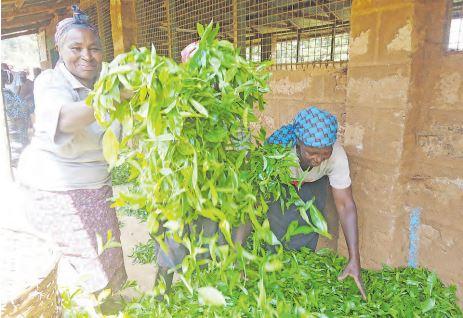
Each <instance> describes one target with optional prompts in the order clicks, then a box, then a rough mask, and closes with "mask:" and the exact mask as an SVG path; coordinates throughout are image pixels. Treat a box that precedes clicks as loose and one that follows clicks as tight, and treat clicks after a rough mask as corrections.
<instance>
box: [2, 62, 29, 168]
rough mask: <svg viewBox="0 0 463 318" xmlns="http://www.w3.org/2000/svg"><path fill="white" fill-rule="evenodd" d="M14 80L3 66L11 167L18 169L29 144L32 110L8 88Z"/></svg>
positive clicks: (3, 89)
mask: <svg viewBox="0 0 463 318" xmlns="http://www.w3.org/2000/svg"><path fill="white" fill-rule="evenodd" d="M12 80H13V76H12V75H11V72H10V70H9V69H8V68H4V67H3V65H2V95H3V104H4V106H5V115H6V123H7V126H8V140H9V144H10V158H11V166H12V167H14V168H16V167H17V165H18V160H19V157H20V155H21V153H22V152H23V150H24V148H25V147H26V146H27V145H28V143H29V136H28V130H29V127H30V126H31V114H32V109H31V108H30V107H29V105H28V104H27V103H26V102H25V101H24V100H23V99H22V98H21V97H19V96H18V95H17V94H16V93H14V92H13V91H11V90H10V89H7V88H6V85H7V84H8V83H11V81H12Z"/></svg>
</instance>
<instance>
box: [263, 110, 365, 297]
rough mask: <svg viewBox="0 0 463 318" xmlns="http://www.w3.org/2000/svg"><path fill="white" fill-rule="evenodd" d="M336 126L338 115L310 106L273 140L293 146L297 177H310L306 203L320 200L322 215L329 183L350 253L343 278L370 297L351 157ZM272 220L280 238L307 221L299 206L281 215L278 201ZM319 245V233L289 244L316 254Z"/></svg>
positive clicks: (303, 191)
mask: <svg viewBox="0 0 463 318" xmlns="http://www.w3.org/2000/svg"><path fill="white" fill-rule="evenodd" d="M337 128H338V123H337V120H336V117H335V116H333V115H332V114H330V113H328V112H326V111H323V110H320V109H318V108H317V107H309V108H307V109H304V110H302V111H300V112H299V113H298V114H297V115H296V117H295V119H294V121H293V122H292V123H291V124H289V125H286V126H283V127H281V128H280V129H279V130H277V131H275V132H274V133H273V134H272V135H271V136H270V137H269V139H268V142H269V143H274V144H282V145H286V146H292V147H294V151H295V152H296V154H297V156H298V158H299V164H300V166H299V167H297V168H295V169H293V175H294V177H295V179H298V180H299V179H300V177H302V175H303V174H304V173H305V177H304V179H303V184H302V186H301V188H300V190H299V195H300V196H301V198H302V199H303V200H304V201H307V200H310V199H312V197H313V196H315V198H316V200H315V204H316V206H317V207H318V208H319V210H320V211H322V212H323V210H324V207H325V200H326V194H327V191H328V180H329V184H330V186H331V191H332V193H333V198H334V203H335V205H336V209H337V212H338V214H339V219H340V221H341V226H342V229H343V231H344V236H345V237H346V243H347V247H348V250H349V262H348V264H347V266H346V268H345V269H344V271H343V272H342V273H341V275H340V276H339V279H340V280H343V279H345V278H346V277H348V276H350V277H352V278H353V279H354V281H355V283H356V285H357V287H358V289H359V290H360V293H361V294H362V297H363V298H364V299H365V298H366V294H365V288H364V286H363V282H362V278H361V273H360V269H361V267H360V254H359V248H358V225H357V208H356V206H355V202H354V198H353V197H352V188H351V179H350V173H349V163H348V160H347V155H346V153H345V151H344V149H343V147H342V146H341V145H340V144H339V142H337V141H336V134H337ZM327 179H328V180H327ZM268 219H269V222H270V228H271V230H272V231H273V232H274V233H275V235H276V236H277V237H278V239H280V240H281V239H282V238H283V236H284V235H285V233H286V231H287V228H288V226H289V224H290V223H291V222H292V221H294V220H297V221H298V222H299V224H300V225H304V223H305V222H304V221H303V219H302V218H301V216H300V214H299V212H298V211H297V209H296V208H295V207H294V206H292V207H290V208H289V209H288V210H287V211H282V209H281V205H280V203H279V202H275V203H273V204H271V205H270V207H269V211H268ZM317 242H318V234H316V233H311V234H301V235H295V236H293V237H292V238H291V240H290V241H289V242H285V243H284V246H285V248H288V249H294V250H299V249H300V248H301V247H304V246H305V247H309V248H310V249H312V250H315V248H316V246H317Z"/></svg>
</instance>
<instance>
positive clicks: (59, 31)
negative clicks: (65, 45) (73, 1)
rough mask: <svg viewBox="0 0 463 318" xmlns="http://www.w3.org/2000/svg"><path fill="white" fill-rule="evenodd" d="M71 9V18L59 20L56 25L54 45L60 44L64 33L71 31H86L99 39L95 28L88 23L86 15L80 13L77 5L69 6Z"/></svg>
mask: <svg viewBox="0 0 463 318" xmlns="http://www.w3.org/2000/svg"><path fill="white" fill-rule="evenodd" d="M71 8H72V18H66V19H64V20H61V21H60V22H58V24H57V25H56V32H55V44H56V45H59V44H60V42H61V41H62V40H63V39H64V36H65V35H66V33H67V32H68V31H69V30H71V29H75V28H77V29H88V30H90V31H92V32H93V33H94V34H95V36H96V37H97V38H98V39H99V35H98V30H97V28H96V27H95V26H94V25H92V24H91V23H90V22H89V19H88V15H86V14H85V13H84V12H82V11H80V9H79V7H78V6H77V5H73V6H71Z"/></svg>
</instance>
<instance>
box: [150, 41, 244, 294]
mask: <svg viewBox="0 0 463 318" xmlns="http://www.w3.org/2000/svg"><path fill="white" fill-rule="evenodd" d="M198 46H199V43H198V42H193V43H191V44H189V45H188V46H186V47H185V48H184V49H183V50H182V52H181V58H182V63H186V62H188V60H189V59H190V58H191V57H192V56H193V55H194V54H195V53H196V51H197V50H198ZM193 231H196V233H197V234H199V233H200V232H201V233H202V235H203V236H204V237H213V236H214V235H215V234H217V233H219V237H218V244H219V245H221V244H225V238H224V237H223V234H222V232H221V231H220V230H219V225H218V223H217V222H214V221H212V220H211V219H209V218H206V217H202V216H200V217H198V219H197V220H195V221H194V222H193V224H191V225H190V226H189V227H188V229H187V232H189V233H191V232H193ZM245 234H246V232H245V229H244V228H241V227H239V228H234V229H233V231H232V240H233V241H234V242H235V243H238V244H243V242H244V239H245ZM164 242H165V244H166V246H167V251H164V250H163V249H161V248H160V247H159V246H158V245H157V244H156V245H155V255H156V263H157V265H158V272H157V276H156V281H158V280H159V279H160V278H162V279H163V280H164V282H165V284H166V291H169V290H170V288H171V285H172V280H173V276H174V274H173V272H172V271H173V270H174V269H175V268H176V267H177V266H178V265H179V264H181V263H182V261H183V258H184V257H185V256H186V255H187V253H188V251H187V249H186V248H185V246H183V245H182V244H181V243H177V242H176V241H175V240H174V239H172V238H167V237H166V238H165V241H164ZM201 257H209V254H208V253H204V254H202V255H201V256H200V257H198V258H201Z"/></svg>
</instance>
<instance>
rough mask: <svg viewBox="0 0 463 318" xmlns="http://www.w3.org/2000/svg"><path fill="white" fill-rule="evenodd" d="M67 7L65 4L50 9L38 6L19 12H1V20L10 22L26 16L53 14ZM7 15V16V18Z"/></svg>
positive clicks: (15, 10)
mask: <svg viewBox="0 0 463 318" xmlns="http://www.w3.org/2000/svg"><path fill="white" fill-rule="evenodd" d="M66 7H67V4H64V3H63V4H60V5H57V6H54V7H50V6H47V5H40V6H30V7H27V8H24V9H21V10H18V9H14V10H12V11H8V10H2V19H6V21H11V20H13V19H14V18H18V17H23V16H27V15H34V14H40V13H54V12H56V11H57V10H62V9H65V8H66ZM7 15H8V16H7Z"/></svg>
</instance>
